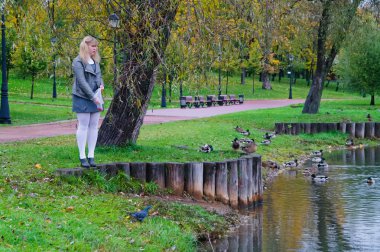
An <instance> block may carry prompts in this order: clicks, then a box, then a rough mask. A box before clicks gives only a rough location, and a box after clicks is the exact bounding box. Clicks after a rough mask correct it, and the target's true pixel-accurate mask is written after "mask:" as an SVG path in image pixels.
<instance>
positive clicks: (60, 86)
mask: <svg viewBox="0 0 380 252" xmlns="http://www.w3.org/2000/svg"><path fill="white" fill-rule="evenodd" d="M217 80H218V78H217V75H216V74H210V79H209V84H208V85H207V86H203V87H197V85H195V84H194V83H184V85H183V95H192V96H195V95H204V96H205V97H206V95H208V94H217V93H218V81H217ZM272 87H273V89H272V90H263V89H261V83H260V82H258V80H257V79H256V80H255V91H254V92H252V82H251V80H249V79H247V83H246V84H245V85H241V84H240V76H237V75H236V76H232V77H230V78H229V85H228V88H227V93H228V94H235V95H238V94H243V95H244V97H245V99H255V100H259V99H287V98H288V94H289V79H287V78H283V79H282V80H281V82H279V81H278V79H276V80H275V81H273V82H272ZM308 92H309V87H308V86H307V85H306V81H305V80H304V79H299V80H297V83H296V85H294V86H293V98H294V99H305V97H306V96H307V94H308ZM30 93H31V81H30V80H29V79H22V78H18V77H17V76H15V75H13V74H11V76H10V79H9V105H10V114H11V120H12V125H25V124H31V123H44V122H51V121H59V120H68V119H74V118H75V114H74V113H72V112H71V80H69V79H58V81H57V93H58V98H57V99H52V98H51V96H52V80H51V79H38V80H36V82H35V86H34V95H33V99H30ZM224 93H226V80H225V79H222V94H224ZM104 95H105V97H106V98H107V100H106V106H105V107H106V108H107V107H108V106H109V103H110V100H111V98H112V95H113V90H112V86H111V85H106V90H105V93H104ZM178 99H179V87H178V85H173V88H172V92H171V99H170V97H169V90H167V107H178V106H179V102H178ZM323 99H359V100H361V99H362V98H361V97H360V96H359V95H358V94H353V93H351V92H348V91H347V90H345V89H344V87H341V88H340V89H339V91H338V92H337V91H336V84H335V83H334V84H331V85H329V86H328V87H326V88H325V89H324V92H323ZM170 100H171V102H170ZM366 101H367V102H368V104H369V102H370V101H369V98H366ZM160 104H161V85H160V83H157V85H156V87H155V89H154V91H153V95H152V98H151V101H150V105H149V106H150V108H154V109H158V108H160ZM103 115H105V113H103ZM0 127H3V125H0Z"/></svg>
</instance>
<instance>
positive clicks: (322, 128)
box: [318, 123, 327, 133]
mask: <svg viewBox="0 0 380 252" xmlns="http://www.w3.org/2000/svg"><path fill="white" fill-rule="evenodd" d="M322 132H327V123H318V133H322Z"/></svg>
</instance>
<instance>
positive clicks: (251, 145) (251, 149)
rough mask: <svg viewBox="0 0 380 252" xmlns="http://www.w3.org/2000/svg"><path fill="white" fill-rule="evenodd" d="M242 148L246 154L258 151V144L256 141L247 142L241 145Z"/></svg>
mask: <svg viewBox="0 0 380 252" xmlns="http://www.w3.org/2000/svg"><path fill="white" fill-rule="evenodd" d="M241 150H242V151H244V152H245V153H246V154H251V153H254V152H256V151H257V144H256V143H255V142H250V143H247V144H246V145H244V146H242V147H241Z"/></svg>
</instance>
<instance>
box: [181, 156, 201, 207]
mask: <svg viewBox="0 0 380 252" xmlns="http://www.w3.org/2000/svg"><path fill="white" fill-rule="evenodd" d="M185 191H187V192H188V193H189V194H190V195H191V196H193V197H194V198H195V199H198V200H200V199H202V197H203V163H186V164H185Z"/></svg>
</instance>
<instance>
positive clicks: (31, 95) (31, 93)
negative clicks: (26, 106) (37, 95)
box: [30, 73, 34, 99]
mask: <svg viewBox="0 0 380 252" xmlns="http://www.w3.org/2000/svg"><path fill="white" fill-rule="evenodd" d="M33 93H34V74H33V73H32V90H31V91H30V99H33Z"/></svg>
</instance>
